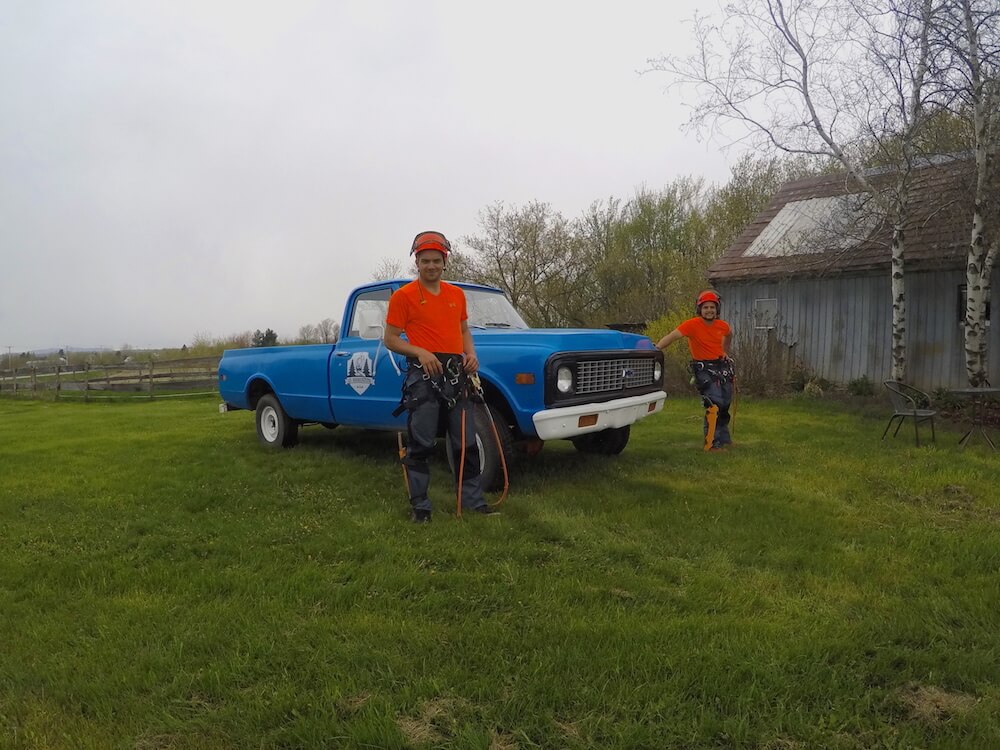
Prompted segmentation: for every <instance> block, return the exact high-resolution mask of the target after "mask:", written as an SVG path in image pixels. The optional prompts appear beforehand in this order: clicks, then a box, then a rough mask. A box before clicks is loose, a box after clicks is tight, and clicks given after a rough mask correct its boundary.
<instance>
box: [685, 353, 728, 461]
mask: <svg viewBox="0 0 1000 750" xmlns="http://www.w3.org/2000/svg"><path fill="white" fill-rule="evenodd" d="M694 382H695V386H696V387H697V388H698V393H700V394H701V398H702V401H703V402H704V403H705V408H706V409H707V408H708V407H710V406H713V405H714V406H718V407H719V413H718V416H717V417H716V420H715V439H714V440H713V441H712V444H713V445H714V446H716V447H718V446H720V445H729V444H730V443H732V442H733V440H732V438H731V437H730V436H729V420H730V415H729V405H730V404H731V403H732V402H733V383H732V380H730V379H729V378H728V377H725V376H723V377H719V376H718V374H717V373H713V372H712V371H711V370H708V369H702V370H696V371H695V373H694ZM702 434H703V435H706V436H707V435H708V416H707V415H706V417H705V424H704V431H703V433H702Z"/></svg>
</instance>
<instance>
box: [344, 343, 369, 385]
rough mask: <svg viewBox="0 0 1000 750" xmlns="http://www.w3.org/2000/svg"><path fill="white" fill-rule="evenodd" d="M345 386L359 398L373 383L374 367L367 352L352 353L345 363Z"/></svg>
mask: <svg viewBox="0 0 1000 750" xmlns="http://www.w3.org/2000/svg"><path fill="white" fill-rule="evenodd" d="M344 382H345V383H347V385H349V386H351V388H353V389H354V392H355V393H357V394H358V395H359V396H360V395H361V394H362V393H364V392H365V391H367V390H368V388H369V387H370V386H371V385H372V384H373V383H374V382H375V367H374V365H373V364H372V358H371V357H369V356H368V352H354V354H352V355H351V360H350V361H349V362H348V363H347V378H346V379H345V380H344Z"/></svg>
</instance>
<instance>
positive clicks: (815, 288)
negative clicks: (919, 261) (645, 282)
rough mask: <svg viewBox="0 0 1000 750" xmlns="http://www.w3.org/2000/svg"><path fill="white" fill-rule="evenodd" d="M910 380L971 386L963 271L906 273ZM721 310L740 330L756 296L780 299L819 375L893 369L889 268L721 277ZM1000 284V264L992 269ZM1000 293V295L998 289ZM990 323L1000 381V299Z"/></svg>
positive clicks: (782, 313) (786, 337)
mask: <svg viewBox="0 0 1000 750" xmlns="http://www.w3.org/2000/svg"><path fill="white" fill-rule="evenodd" d="M906 283H907V302H908V310H907V317H908V320H909V323H908V326H907V329H908V337H907V338H908V349H909V351H908V361H907V381H908V382H910V383H912V384H913V385H916V386H917V387H918V388H922V389H925V390H933V389H935V388H938V387H941V386H944V387H951V388H957V387H965V386H968V381H967V378H966V375H965V351H964V344H963V340H962V325H961V323H959V320H958V288H959V285H961V284H964V283H965V276H964V274H963V273H962V272H961V271H938V272H934V273H910V274H908V275H907V279H906ZM717 288H718V290H719V292H720V294H722V299H723V303H722V304H723V311H722V317H723V318H725V319H726V320H728V321H729V322H730V323H731V324H732V325H733V326H734V328H735V331H736V334H737V335H738V336H739V335H740V334H741V333H746V332H748V331H751V330H753V327H754V325H755V321H754V302H755V300H758V299H776V300H777V312H778V316H777V320H776V327H775V334H776V338H777V340H778V342H780V343H781V344H784V345H785V346H787V347H789V352H788V353H789V354H790V355H791V357H792V358H793V359H794V360H798V361H799V362H801V363H803V364H804V365H806V366H807V367H808V368H809V369H811V370H812V371H813V372H815V373H816V374H817V375H819V376H822V377H824V378H826V379H827V380H832V381H834V382H836V383H842V384H845V383H847V382H848V381H850V380H853V379H855V378H859V377H861V376H862V375H866V376H867V377H868V378H869V379H870V380H872V381H873V382H876V383H879V382H881V381H883V380H886V379H887V378H888V377H889V375H890V373H891V371H892V363H891V352H890V329H891V325H892V307H891V296H890V293H889V275H888V273H879V274H877V275H870V276H840V277H832V278H799V279H787V280H783V281H745V282H721V281H720V282H719V283H718V284H717ZM993 288H994V289H1000V271H995V272H994V274H993ZM993 298H994V300H996V299H997V295H993ZM992 307H993V310H992V318H993V322H992V323H991V326H990V331H989V355H990V361H989V374H990V376H991V378H992V380H993V382H994V383H996V382H997V381H1000V323H998V318H997V316H998V314H1000V313H998V312H997V309H996V305H993V306H992Z"/></svg>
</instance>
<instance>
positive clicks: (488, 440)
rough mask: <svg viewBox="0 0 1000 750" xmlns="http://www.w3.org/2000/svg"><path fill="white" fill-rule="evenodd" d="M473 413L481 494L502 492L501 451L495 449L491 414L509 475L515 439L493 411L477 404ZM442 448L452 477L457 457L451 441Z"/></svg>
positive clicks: (495, 411)
mask: <svg viewBox="0 0 1000 750" xmlns="http://www.w3.org/2000/svg"><path fill="white" fill-rule="evenodd" d="M487 409H489V412H487V411H486V410H487ZM472 413H473V415H474V416H475V422H476V446H477V447H478V448H479V472H480V476H482V478H483V492H498V491H500V490H502V489H503V466H502V465H501V463H500V451H499V450H497V438H496V436H494V435H493V425H491V424H490V415H492V416H493V423H494V424H495V425H496V428H497V436H499V438H500V446H501V449H502V450H503V456H504V460H505V461H506V463H507V473H508V474H510V467H511V460H512V457H513V455H514V438H513V437H512V436H511V433H510V427H508V426H507V422H506V421H505V420H504V418H503V417H502V416H500V412H498V411H497V410H496V409H494V408H492V407H488V406H486V405H485V404H476V405H475V408H474V409H473V412H472ZM445 445H446V446H447V452H448V466H450V467H451V471H452V475H455V459H456V457H455V456H454V455H453V453H452V450H451V441H450V440H446V441H445Z"/></svg>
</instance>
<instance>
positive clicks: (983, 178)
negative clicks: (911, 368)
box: [935, 0, 1000, 386]
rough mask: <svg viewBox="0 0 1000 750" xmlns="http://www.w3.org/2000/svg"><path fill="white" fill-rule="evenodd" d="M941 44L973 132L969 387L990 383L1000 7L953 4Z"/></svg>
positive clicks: (998, 215) (998, 207)
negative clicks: (988, 317) (989, 320)
mask: <svg viewBox="0 0 1000 750" xmlns="http://www.w3.org/2000/svg"><path fill="white" fill-rule="evenodd" d="M936 30H937V32H938V33H937V37H936V39H935V42H936V43H937V44H940V45H941V46H942V47H944V48H946V49H947V50H948V52H949V56H950V63H951V64H950V65H949V66H948V68H947V70H948V71H949V73H950V75H949V76H948V81H949V84H950V85H951V86H952V92H953V93H954V100H955V104H956V111H957V112H958V113H959V114H961V115H963V116H966V117H968V118H969V120H970V124H971V126H972V132H973V153H974V163H975V180H974V184H973V196H972V203H973V211H972V229H971V233H970V240H969V250H968V256H967V263H966V303H965V341H964V343H965V369H966V375H967V377H968V379H969V383H970V384H971V385H973V386H981V385H983V384H985V383H987V382H989V380H988V371H987V365H988V362H989V359H988V350H987V342H988V336H987V333H988V331H987V330H986V310H987V305H988V304H989V300H990V293H991V277H992V274H993V268H994V266H995V264H996V260H997V252H998V248H1000V153H998V152H1000V6H998V5H997V3H996V0H953V2H951V3H949V4H948V6H947V11H946V12H945V13H943V14H942V15H941V17H940V18H939V20H938V23H937V26H936Z"/></svg>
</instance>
